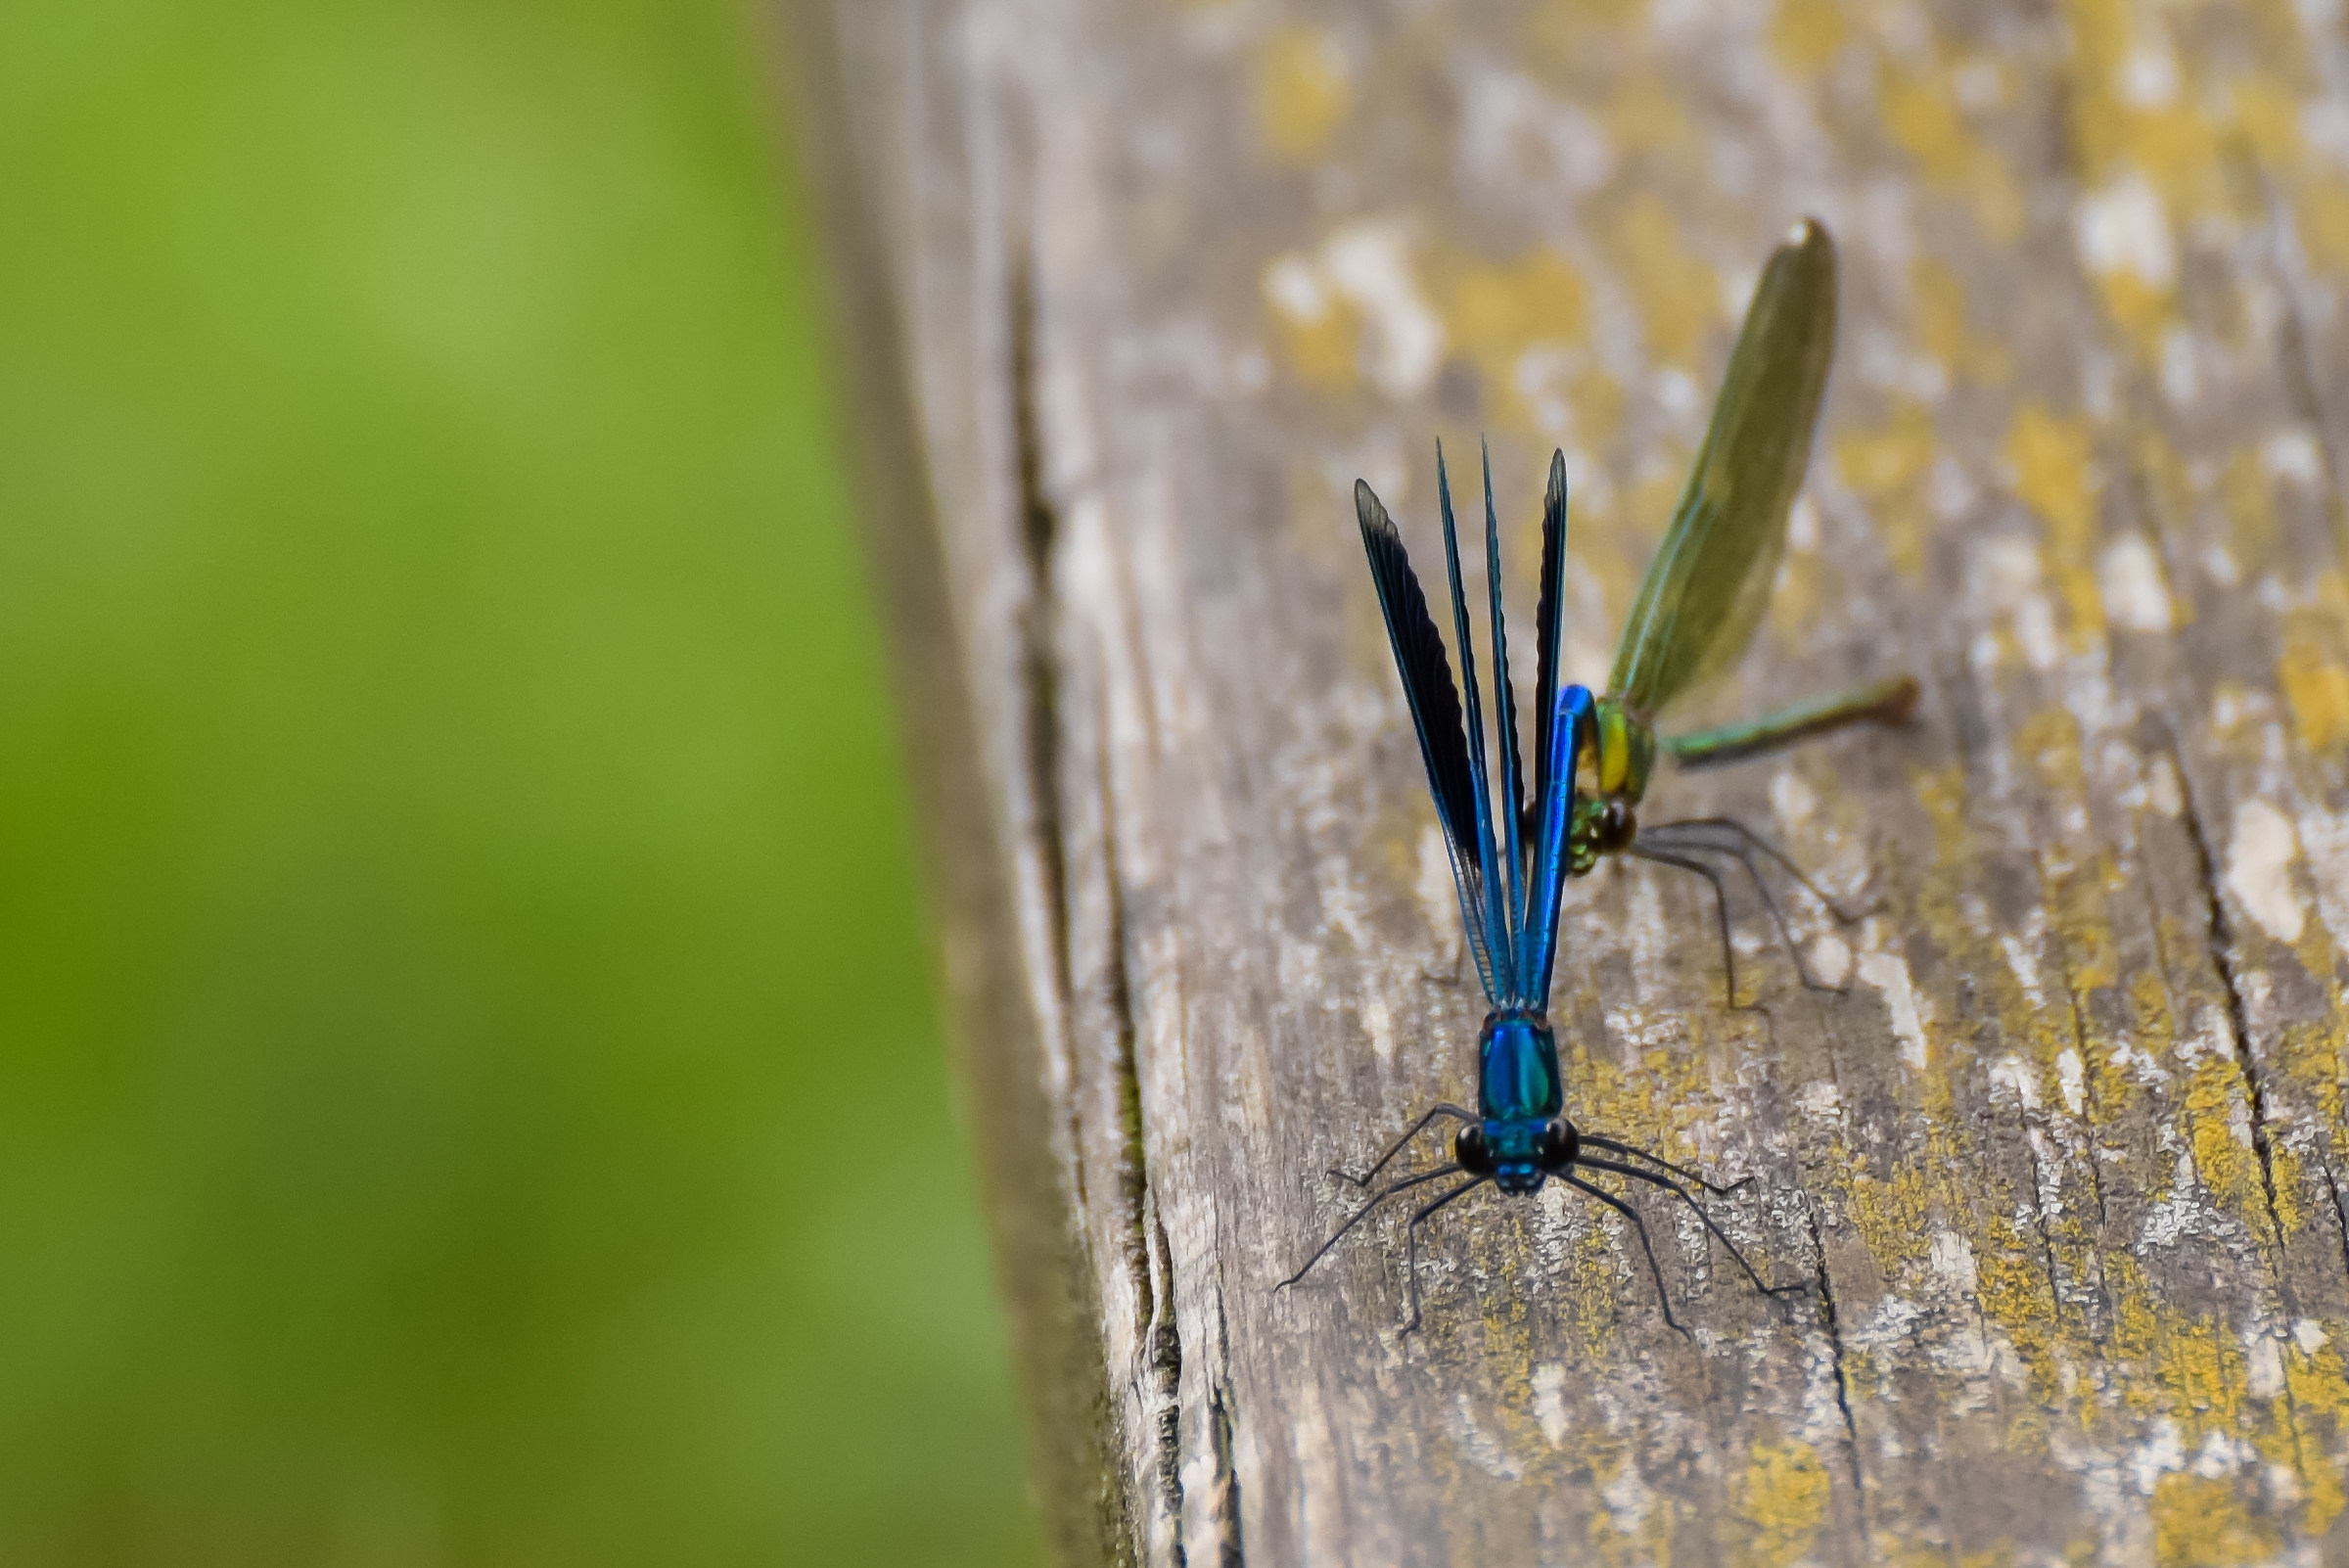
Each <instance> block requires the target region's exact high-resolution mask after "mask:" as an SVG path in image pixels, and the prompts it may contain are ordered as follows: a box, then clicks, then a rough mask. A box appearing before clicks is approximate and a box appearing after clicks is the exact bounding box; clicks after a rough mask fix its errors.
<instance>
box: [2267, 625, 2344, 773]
mask: <svg viewBox="0 0 2349 1568" xmlns="http://www.w3.org/2000/svg"><path fill="white" fill-rule="evenodd" d="M2276 683H2277V684H2278V685H2280V686H2281V687H2282V688H2283V696H2284V700H2285V702H2287V703H2288V704H2289V705H2290V706H2291V710H2292V729H2293V732H2294V733H2296V734H2297V735H2298V736H2299V737H2300V744H2301V745H2303V746H2306V747H2307V748H2308V749H2309V750H2310V751H2312V752H2316V753H2318V754H2319V755H2323V754H2325V753H2328V752H2331V751H2333V750H2335V749H2336V748H2338V747H2339V746H2340V745H2341V743H2342V742H2343V741H2349V669H2343V668H2342V667H2341V665H2340V664H2339V663H2338V662H2337V661H2335V660H2333V659H2332V658H2330V657H2329V656H2328V655H2327V654H2326V650H2325V647H2324V645H2323V644H2322V643H2320V642H2319V641H2318V640H2317V639H2316V638H2314V637H2309V636H2298V637H2294V638H2292V639H2291V640H2290V641H2288V642H2286V643H2285V644H2284V646H2283V656H2282V657H2281V658H2280V659H2279V660H2277V661H2276Z"/></svg>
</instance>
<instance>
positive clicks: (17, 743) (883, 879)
mask: <svg viewBox="0 0 2349 1568" xmlns="http://www.w3.org/2000/svg"><path fill="white" fill-rule="evenodd" d="M771 48H772V44H771V40H770V39H768V38H767V37H766V36H765V35H764V33H763V32H762V31H761V28H760V23H759V18H758V14H757V13H756V11H755V10H753V9H751V8H750V7H748V6H746V5H738V4H734V3H729V0H671V3H667V4H654V3H626V0H601V3H573V4H565V5H554V4H533V3H530V0H501V3H478V0H477V3H468V4H462V5H460V4H430V3H423V4H389V3H372V4H371V3H365V0H354V3H347V4H342V5H334V6H320V5H316V4H284V5H270V4H259V3H251V0H240V3H223V4H213V5H208V6H201V7H199V6H188V5H178V6H175V5H167V4H161V3H157V0H11V3H9V4H7V5H5V6H0V1562H5V1563H7V1564H10V1565H15V1568H21V1565H46V1564H69V1563H70V1564H80V1563H91V1564H102V1563H124V1564H149V1563H155V1564H161V1563H169V1564H175V1565H181V1564H196V1565H201V1564H212V1563H219V1564H229V1563H235V1564H274V1563H288V1564H292V1563H305V1564H306V1563H325V1564H354V1565H360V1564H364V1565H373V1564H434V1563H443V1562H445V1563H533V1564H535V1563H549V1564H552V1563H561V1564H567V1565H568V1564H598V1563H663V1564H694V1563H769V1562H786V1563H789V1562H809V1563H813V1562H857V1563H861V1562H875V1563H882V1562H886V1563H893V1564H894V1563H923V1562H935V1563H955V1564H987V1563H1013V1562H1024V1561H1033V1560H1034V1558H1035V1556H1036V1549H1037V1548H1036V1535H1035V1527H1034V1524H1033V1522H1032V1520H1031V1518H1030V1517H1029V1509H1028V1503H1027V1500H1026V1499H1027V1491H1026V1486H1025V1483H1024V1480H1023V1478H1022V1476H1021V1474H1020V1468H1019V1453H1020V1446H1019V1442H1018V1439H1017V1436H1016V1432H1015V1426H1014V1417H1013V1411H1012V1405H1011V1395H1010V1389H1009V1373H1008V1370H1007V1368H1006V1366H1005V1363H1004V1357H1003V1352H1002V1345H1001V1340H1002V1336H1001V1329H1000V1323H999V1320H998V1316H997V1313H996V1308H995V1304H994V1298H993V1294H992V1290H991V1286H990V1280H989V1277H988V1267H987V1260H986V1256H985V1252H984V1248H983V1243H982V1238H981V1233H980V1230H979V1226H978V1221H977V1217H976V1213H975V1208H974V1203H973V1198H972V1193H971V1187H970V1179H969V1176H968V1174H967V1164H966V1160H965V1157H964V1148H963V1142H962V1139H961V1137H960V1136H959V1134H958V1132H957V1131H956V1130H955V1128H954V1125H953V1121H952V1118H951V1115H950V1110H949V1103H948V1095H947V1091H946V1085H945V1080H944V1069H943V1066H942V1061H941V1054H940V1048H939V1044H938V1038H937V1024H936V1018H935V1014H934V1007H933V1002H932V999H931V997H930V994H929V992H928V991H927V989H926V987H927V980H928V972H927V967H926V963H925V960H924V956H923V952H922V948H921V945H920V938H919V932H918V927H917V924H916V910H915V905H914V887H913V867H912V862H911V852H910V848H909V843H908V825H907V823H906V821H905V810H906V806H905V799H904V795H903V792H902V788H901V785H900V782H899V779H898V773H897V759H896V755H895V750H894V748H895V732H894V730H893V727H892V722H891V719H890V715H888V713H887V711H886V709H885V708H884V707H883V706H882V705H883V703H884V701H885V689H884V684H883V678H882V674H883V672H882V669H881V664H880V659H881V653H880V648H879V646H878V642H877V637H876V631H875V627H874V626H873V624H872V623H871V615H870V606H869V601H868V597H867V595H866V593H865V591H864V585H863V583H862V582H861V580H860V577H859V568H860V563H859V561H858V559H857V557H856V555H855V553H854V549H853V545H852V539H851V537H850V536H849V524H848V520H847V517H846V502H847V497H846V496H845V494H844V491H843V483H842V477H841V472H840V469H839V466H838V462H837V459H836V452H835V449H834V445H833V441H832V435H831V432H830V431H829V429H828V426H827V421H828V419H829V417H830V412H829V408H828V405H827V403H826V400H825V394H824V388H823V385H822V382H821V380H820V376H819V369H818V366H817V364H816V362H815V352H816V333H815V322H816V311H817V310H818V308H819V306H818V303H817V300H816V289H815V284H814V280H813V279H812V278H811V275H810V274H811V271H812V268H813V265H814V263H813V259H812V254H811V249H812V247H811V237H810V236H809V234H808V233H807V232H806V228H805V223H806V218H805V214H804V212H803V211H802V210H801V209H800V208H798V207H797V206H796V205H795V204H796V203H797V202H798V200H799V199H798V197H797V196H796V194H795V192H794V190H793V186H792V180H791V170H790V161H789V158H788V156H787V153H786V151H785V149H784V148H783V147H782V145H781V138H780V133H779V129H778V127H780V126H781V125H783V124H784V123H786V122H787V119H788V115H787V114H786V113H785V111H784V110H783V109H782V107H781V106H780V105H779V104H778V103H777V101H776V98H775V93H776V80H777V72H776V71H775V70H774V69H772V67H773V60H772V56H771V54H769V53H768V51H769V50H770V49H771Z"/></svg>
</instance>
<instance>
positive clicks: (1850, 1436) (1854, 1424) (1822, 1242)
mask: <svg viewBox="0 0 2349 1568" xmlns="http://www.w3.org/2000/svg"><path fill="white" fill-rule="evenodd" d="M1803 1218H1804V1222H1805V1223H1806V1224H1808V1225H1809V1227H1810V1230H1811V1251H1812V1254H1813V1256H1815V1257H1817V1258H1818V1260H1819V1271H1818V1279H1819V1317H1820V1320H1821V1322H1822V1323H1823V1324H1824V1325H1825V1328H1826V1331H1827V1356H1828V1363H1829V1365H1830V1366H1831V1367H1832V1368H1833V1369H1834V1373H1835V1408H1836V1409H1838V1410H1840V1411H1842V1412H1843V1447H1844V1456H1845V1458H1846V1460H1847V1461H1848V1462H1849V1463H1850V1465H1851V1470H1852V1497H1853V1499H1855V1505H1856V1506H1857V1507H1858V1509H1859V1511H1860V1538H1861V1540H1862V1541H1863V1542H1866V1543H1872V1542H1873V1540H1874V1536H1875V1532H1874V1530H1873V1529H1872V1528H1871V1527H1870V1526H1869V1524H1868V1507H1867V1479H1866V1473H1865V1470H1864V1468H1863V1467H1862V1465H1861V1463H1860V1422H1859V1419H1858V1418H1857V1417H1856V1416H1855V1415H1853V1413H1852V1384H1851V1374H1850V1372H1849V1371H1848V1370H1847V1369H1846V1368H1845V1366H1844V1360H1843V1358H1844V1348H1843V1319H1842V1317H1841V1315H1840V1314H1839V1313H1838V1311H1837V1309H1836V1305H1835V1282H1834V1280H1833V1278H1832V1277H1830V1276H1829V1274H1828V1272H1827V1244H1826V1238H1825V1237H1824V1235H1822V1234H1821V1233H1820V1231H1819V1205H1818V1202H1817V1200H1816V1199H1814V1200H1813V1201H1812V1202H1810V1203H1808V1204H1806V1205H1804V1215H1803ZM1867 1552H1868V1557H1869V1560H1871V1561H1872V1560H1874V1556H1875V1553H1874V1550H1873V1547H1872V1545H1870V1546H1869V1547H1868V1548H1867Z"/></svg>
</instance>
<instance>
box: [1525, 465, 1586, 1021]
mask: <svg viewBox="0 0 2349 1568" xmlns="http://www.w3.org/2000/svg"><path fill="white" fill-rule="evenodd" d="M1551 472H1552V476H1553V479H1554V477H1555V474H1556V470H1555V469H1553V470H1552V471H1551ZM1595 716H1596V715H1595V707H1594V705H1593V704H1592V702H1591V700H1590V691H1589V687H1587V686H1568V687H1565V688H1563V689H1562V690H1560V691H1559V692H1558V693H1557V694H1556V695H1555V696H1554V697H1553V698H1552V699H1551V700H1550V705H1549V709H1548V711H1547V712H1546V713H1544V714H1543V715H1542V721H1541V722H1540V724H1538V725H1537V726H1536V727H1537V728H1539V729H1540V730H1541V731H1542V732H1543V735H1544V736H1546V737H1547V739H1546V743H1545V747H1544V751H1543V756H1542V758H1541V766H1542V772H1543V777H1545V778H1546V779H1547V780H1548V783H1547V784H1546V785H1544V786H1543V792H1542V794H1541V796H1540V797H1539V798H1538V799H1537V800H1536V802H1535V806H1534V809H1535V812H1536V820H1537V821H1538V822H1539V823H1540V828H1539V830H1538V831H1537V832H1536V833H1535V835H1534V847H1533V875H1532V877H1531V879H1530V880H1529V882H1528V884H1527V886H1526V890H1525V897H1526V904H1527V908H1526V911H1525V927H1524V937H1523V944H1524V949H1523V951H1522V952H1521V953H1520V954H1519V958H1518V964H1517V972H1518V973H1519V974H1520V975H1522V976H1524V977H1525V984H1524V986H1523V987H1522V988H1521V991H1522V995H1521V996H1520V998H1519V1000H1520V1003H1521V1005H1523V1006H1527V1007H1531V1008H1532V1009H1534V1011H1536V1012H1542V1013H1545V1012H1547V1011H1549V972H1550V966H1551V964H1552V963H1553V962H1554V961H1555V959H1556V958H1557V954H1558V900H1559V899H1561V898H1562V897H1564V894H1565V889H1566V829H1567V827H1568V825H1569V824H1570V823H1572V821H1573V820H1574V760H1575V756H1576V753H1577V749H1578V748H1579V747H1580V745H1581V742H1582V737H1583V736H1584V735H1585V734H1587V733H1588V732H1589V724H1590V723H1591V722H1592V720H1593V718H1594V717H1595Z"/></svg>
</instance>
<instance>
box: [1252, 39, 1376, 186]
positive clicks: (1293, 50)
mask: <svg viewBox="0 0 2349 1568" xmlns="http://www.w3.org/2000/svg"><path fill="white" fill-rule="evenodd" d="M1253 85H1254V93H1253V101H1254V104H1255V109H1256V134H1257V139H1258V141H1259V142H1260V143H1261V144H1262V145H1263V147H1264V149H1265V151H1266V153H1267V154H1268V155H1269V156H1270V157H1271V158H1272V160H1273V161H1275V162H1280V163H1287V164H1291V165H1297V166H1302V165H1305V164H1309V163H1312V162H1313V161H1314V160H1315V159H1317V158H1318V157H1320V155H1321V152H1322V149H1323V148H1324V147H1326V146H1327V145H1328V142H1329V139H1330V137H1331V136H1332V135H1333V134H1335V133H1336V131H1337V129H1338V127H1339V126H1340V125H1342V124H1344V123H1345V122H1346V116H1347V115H1350V114H1352V113H1353V112H1354V84H1353V82H1352V81H1351V80H1349V79H1348V77H1347V73H1346V56H1345V53H1344V51H1342V50H1341V49H1340V48H1339V47H1338V43H1337V40H1336V39H1334V38H1332V37H1331V36H1330V35H1329V34H1328V33H1326V32H1323V31H1321V30H1320V29H1319V28H1316V27H1303V26H1290V27H1280V28H1276V29H1274V30H1273V31H1272V32H1271V33H1270V34H1269V35H1267V37H1266V39H1265V41H1264V42H1263V44H1261V45H1260V46H1259V47H1258V49H1257V55H1256V69H1255V77H1254V84H1253Z"/></svg>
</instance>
